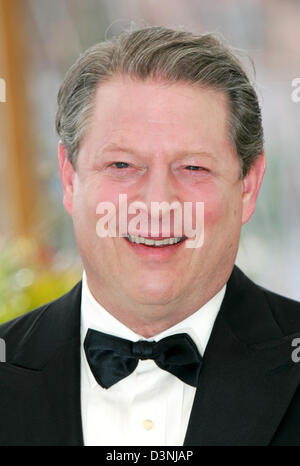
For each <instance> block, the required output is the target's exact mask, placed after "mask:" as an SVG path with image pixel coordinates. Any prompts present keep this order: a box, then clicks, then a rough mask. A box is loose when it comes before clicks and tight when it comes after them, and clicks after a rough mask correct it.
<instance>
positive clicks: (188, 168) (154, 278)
mask: <svg viewBox="0 0 300 466" xmlns="http://www.w3.org/2000/svg"><path fill="white" fill-rule="evenodd" d="M228 117H229V114H228V109H227V100H226V97H225V95H224V94H223V93H217V92H216V91H213V90H208V89H203V88H199V87H194V86H192V85H190V84H186V83H172V84H170V83H169V84H166V83H162V82H158V81H154V80H146V81H144V82H142V81H138V80H136V81H134V80H131V79H130V78H128V77H116V78H113V79H112V80H110V81H108V82H106V83H103V84H101V85H100V86H99V87H98V90H97V94H96V101H95V109H94V114H93V117H92V122H91V125H90V127H89V129H88V131H87V133H86V135H85V137H84V138H83V140H82V142H81V146H80V151H79V155H78V163H77V168H76V172H74V171H73V168H72V167H71V165H70V163H69V162H68V161H67V160H66V159H65V155H64V152H63V151H61V155H60V164H61V173H62V178H63V180H64V181H63V184H64V204H65V206H66V208H67V210H68V211H69V213H70V214H71V215H72V217H73V222H74V229H75V236H76V240H77V244H78V248H79V252H80V255H81V257H82V261H83V265H84V268H85V270H86V273H87V277H88V280H89V282H90V283H91V284H93V286H92V288H93V289H94V292H95V293H97V291H96V290H98V291H99V295H100V296H101V290H103V292H105V293H106V294H107V296H110V297H111V301H112V302H117V301H119V302H120V303H122V305H124V306H126V304H128V306H130V305H132V304H133V303H136V304H137V305H138V304H139V305H154V306H155V305H158V307H157V308H158V309H160V310H161V308H160V306H164V305H167V306H170V305H171V303H174V306H175V304H176V303H177V304H178V303H180V302H187V301H191V300H193V298H195V299H196V297H197V296H198V299H201V296H203V297H204V296H205V297H207V298H208V299H209V298H210V297H211V296H213V294H215V293H216V292H217V291H218V290H219V289H220V288H221V286H223V284H224V283H225V281H226V280H227V279H228V277H229V275H230V273H231V270H232V267H233V264H234V261H235V257H236V254H237V249H238V243H239V237H240V229H241V225H242V223H244V222H246V221H247V220H248V219H249V218H250V216H251V215H252V213H253V211H254V207H255V200H256V196H257V193H258V189H259V186H260V183H261V179H262V176H263V171H264V160H263V156H262V157H261V158H260V165H257V164H256V166H255V167H256V168H254V171H253V170H252V172H251V173H250V175H249V177H248V178H247V180H248V188H247V189H246V191H245V192H244V191H243V182H242V181H241V180H240V179H239V174H240V163H239V160H238V157H237V155H236V153H235V151H234V149H233V147H232V145H231V144H230V142H229V139H228V123H227V120H228ZM117 162H118V163H117ZM120 162H122V163H120ZM195 167H199V168H198V169H195ZM257 167H258V168H257ZM119 194H126V195H127V204H128V206H129V204H130V203H131V202H133V201H141V202H143V203H144V204H145V205H146V206H147V207H148V219H149V230H148V233H149V236H150V233H151V231H150V221H151V215H150V212H151V202H152V201H157V202H162V201H166V202H168V203H169V204H171V203H172V202H174V201H177V202H179V203H180V204H181V205H182V212H183V210H184V207H183V206H184V203H185V202H191V203H192V205H193V213H194V215H195V205H196V202H203V203H204V243H203V245H202V246H201V247H200V248H186V247H185V243H184V242H183V243H182V244H181V245H180V246H167V248H164V250H163V249H161V250H160V251H159V250H158V249H157V248H155V249H154V248H151V247H147V246H143V247H142V248H141V247H139V246H135V245H133V244H131V243H129V242H128V240H127V239H125V238H123V237H118V236H117V237H106V238H100V237H99V236H98V235H97V232H96V225H97V221H98V220H99V218H100V217H99V214H96V209H97V206H98V205H99V203H101V202H103V201H110V202H112V203H113V204H114V205H115V206H116V213H117V216H116V226H117V232H118V218H119V216H118V201H119ZM132 217H133V215H130V214H128V221H129V220H130V219H131V218H132ZM171 218H172V216H171ZM160 225H161V224H160ZM193 226H195V222H194V221H193ZM160 231H161V230H160ZM170 231H171V235H170V236H172V225H171V229H170ZM182 231H183V232H184V226H183V225H182ZM160 236H161V235H160ZM146 249H147V250H146ZM153 309H154V307H153ZM153 312H155V311H153Z"/></svg>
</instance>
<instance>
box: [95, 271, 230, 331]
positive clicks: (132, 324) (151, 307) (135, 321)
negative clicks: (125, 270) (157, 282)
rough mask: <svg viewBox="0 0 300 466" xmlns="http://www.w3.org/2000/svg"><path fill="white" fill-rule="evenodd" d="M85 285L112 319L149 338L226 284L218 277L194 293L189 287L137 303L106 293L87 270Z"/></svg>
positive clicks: (189, 312) (199, 306)
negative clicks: (167, 298) (169, 296)
mask: <svg viewBox="0 0 300 466" xmlns="http://www.w3.org/2000/svg"><path fill="white" fill-rule="evenodd" d="M86 278H87V285H88V288H89V290H90V292H91V294H92V295H93V297H94V299H95V300H96V301H97V302H98V303H99V304H100V305H101V306H102V307H103V308H104V309H105V310H106V311H107V312H109V313H110V314H111V315H112V316H113V317H114V318H115V319H117V320H119V321H120V322H121V323H122V324H123V325H125V326H126V327H128V328H129V329H130V330H132V331H133V332H135V333H137V334H138V335H141V336H143V337H144V338H150V337H153V336H155V335H158V334H159V333H161V332H163V331H164V330H167V329H168V328H170V327H173V326H174V325H176V324H178V323H179V322H181V321H183V320H184V319H186V318H188V317H189V316H191V315H192V314H194V313H195V312H196V311H198V310H199V309H200V308H201V307H202V306H204V305H205V304H206V303H207V302H208V301H209V300H210V299H212V298H213V297H214V296H215V295H216V294H217V293H218V292H219V291H220V290H221V289H222V288H223V286H224V285H225V283H226V281H227V279H228V278H229V277H227V278H226V280H224V278H223V279H222V280H219V281H217V282H216V283H215V284H214V286H212V282H211V281H210V286H209V287H208V286H207V283H205V284H204V285H203V286H202V287H200V286H198V285H197V287H194V289H196V290H197V293H195V292H194V293H193V292H192V291H191V290H188V292H187V293H185V294H184V295H181V296H177V297H176V298H175V299H173V300H172V301H169V302H164V303H155V304H153V303H151V304H148V303H146V304H145V303H140V302H137V301H134V300H131V299H130V297H128V296H120V290H118V293H116V292H114V290H110V292H109V293H107V289H106V288H105V287H101V286H99V281H98V280H97V282H95V281H94V280H93V277H92V276H91V275H90V274H89V275H88V274H86Z"/></svg>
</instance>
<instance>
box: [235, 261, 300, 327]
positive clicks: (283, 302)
mask: <svg viewBox="0 0 300 466" xmlns="http://www.w3.org/2000/svg"><path fill="white" fill-rule="evenodd" d="M232 276H235V283H236V284H237V288H238V289H239V290H242V291H244V292H246V296H247V299H248V300H249V301H252V304H253V306H255V305H259V303H261V304H263V303H264V306H267V307H268V308H269V310H270V311H271V313H272V316H273V319H274V320H275V321H276V323H277V324H278V326H279V327H280V328H281V330H282V332H283V334H285V335H288V334H291V333H293V332H295V331H300V302H299V301H297V300H295V299H292V298H289V297H287V296H283V295H281V294H279V293H276V292H274V291H271V290H269V289H267V288H265V287H263V286H262V285H259V284H258V283H255V282H254V281H253V280H252V279H250V278H249V277H248V276H247V275H246V274H245V273H244V272H242V271H241V270H240V269H239V268H238V267H237V266H236V265H235V266H234V269H233V272H232Z"/></svg>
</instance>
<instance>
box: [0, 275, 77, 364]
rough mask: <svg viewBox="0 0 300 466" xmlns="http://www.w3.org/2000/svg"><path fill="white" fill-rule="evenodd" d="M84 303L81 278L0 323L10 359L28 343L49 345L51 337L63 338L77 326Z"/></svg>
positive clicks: (39, 345) (57, 339)
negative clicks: (60, 293) (53, 296)
mask: <svg viewBox="0 0 300 466" xmlns="http://www.w3.org/2000/svg"><path fill="white" fill-rule="evenodd" d="M80 305H81V281H80V282H78V283H77V284H76V285H75V286H74V287H73V288H72V289H71V290H70V291H69V292H68V293H66V294H64V295H63V296H61V297H60V298H58V299H56V300H54V301H51V302H49V303H46V304H44V305H42V306H40V307H38V308H37V309H34V310H32V311H30V312H27V313H26V314H23V315H21V316H19V317H16V318H14V319H12V320H10V321H8V322H5V323H3V324H1V325H0V338H2V339H3V340H4V341H5V343H6V347H7V349H8V350H9V351H8V353H7V357H8V360H9V359H10V358H13V357H14V354H16V353H17V352H20V351H21V350H22V349H23V348H24V347H26V346H27V345H28V344H29V343H30V344H34V343H36V348H42V347H46V346H47V341H50V340H51V339H53V340H56V341H57V342H59V340H61V341H62V340H64V339H65V338H68V337H72V336H73V335H74V334H75V333H76V331H77V330H78V325H79V317H80Z"/></svg>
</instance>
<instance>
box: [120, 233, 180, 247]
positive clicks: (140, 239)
mask: <svg viewBox="0 0 300 466" xmlns="http://www.w3.org/2000/svg"><path fill="white" fill-rule="evenodd" d="M126 238H128V239H129V241H130V242H132V243H137V244H146V245H147V246H164V245H167V244H176V243H179V241H181V240H182V237H180V238H166V239H162V240H155V239H148V238H143V237H142V236H131V235H126Z"/></svg>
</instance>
